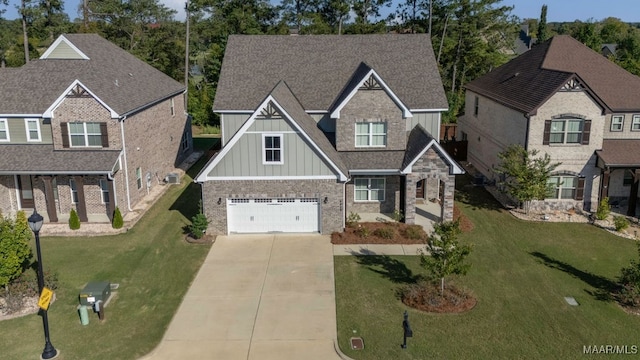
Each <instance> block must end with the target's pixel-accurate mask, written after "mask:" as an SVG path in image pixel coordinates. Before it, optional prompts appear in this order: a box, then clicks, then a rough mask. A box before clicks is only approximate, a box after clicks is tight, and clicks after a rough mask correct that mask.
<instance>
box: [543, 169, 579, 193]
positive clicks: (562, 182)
mask: <svg viewBox="0 0 640 360" xmlns="http://www.w3.org/2000/svg"><path fill="white" fill-rule="evenodd" d="M548 184H549V192H548V193H547V198H548V199H575V197H576V188H577V187H578V177H577V176H573V175H561V176H552V177H550V178H549V181H548Z"/></svg>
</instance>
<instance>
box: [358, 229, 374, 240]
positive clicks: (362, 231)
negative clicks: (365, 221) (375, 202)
mask: <svg viewBox="0 0 640 360" xmlns="http://www.w3.org/2000/svg"><path fill="white" fill-rule="evenodd" d="M356 234H358V235H359V236H360V237H361V238H363V239H366V238H368V237H369V235H371V230H369V228H366V227H364V226H362V227H359V228H357V229H356Z"/></svg>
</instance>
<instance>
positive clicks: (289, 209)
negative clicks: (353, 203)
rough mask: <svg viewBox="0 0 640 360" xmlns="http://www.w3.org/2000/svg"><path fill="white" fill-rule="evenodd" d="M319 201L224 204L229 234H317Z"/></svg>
mask: <svg viewBox="0 0 640 360" xmlns="http://www.w3.org/2000/svg"><path fill="white" fill-rule="evenodd" d="M319 220H320V216H319V203H318V199H315V198H314V199H309V198H303V199H294V198H281V199H231V200H228V201H227V224H228V228H229V232H235V233H267V232H319V231H320V226H319Z"/></svg>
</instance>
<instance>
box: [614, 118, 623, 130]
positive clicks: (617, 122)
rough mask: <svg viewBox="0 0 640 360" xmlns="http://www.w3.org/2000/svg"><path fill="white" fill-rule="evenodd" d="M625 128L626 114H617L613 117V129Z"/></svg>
mask: <svg viewBox="0 0 640 360" xmlns="http://www.w3.org/2000/svg"><path fill="white" fill-rule="evenodd" d="M622 129H624V116H622V115H616V116H612V117H611V131H622Z"/></svg>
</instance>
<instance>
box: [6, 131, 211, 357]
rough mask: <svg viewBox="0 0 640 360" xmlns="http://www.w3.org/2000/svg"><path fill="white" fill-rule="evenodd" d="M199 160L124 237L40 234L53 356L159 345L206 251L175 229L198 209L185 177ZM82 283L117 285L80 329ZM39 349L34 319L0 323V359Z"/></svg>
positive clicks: (122, 352)
mask: <svg viewBox="0 0 640 360" xmlns="http://www.w3.org/2000/svg"><path fill="white" fill-rule="evenodd" d="M216 141H217V139H195V144H196V146H197V147H199V148H201V149H208V148H209V147H210V146H211V145H213V144H214V143H215V142H216ZM204 161H205V159H201V160H200V162H198V163H197V164H196V165H195V166H194V167H192V169H190V170H189V174H188V175H185V177H184V178H183V180H182V182H181V184H180V185H172V186H171V187H170V188H169V189H168V191H167V193H166V194H165V195H164V196H163V197H162V198H161V199H160V200H159V201H158V202H157V203H156V204H155V205H154V206H153V207H152V208H151V209H150V210H149V211H148V212H147V213H146V214H145V215H144V217H143V218H142V219H141V220H140V221H139V222H138V223H137V225H136V226H135V227H134V228H133V229H131V230H129V231H128V232H127V233H125V234H121V235H116V236H101V237H92V238H85V237H44V238H42V239H41V245H42V257H43V263H44V266H45V269H47V268H48V269H51V270H52V271H53V272H57V274H58V279H59V289H58V290H57V291H56V296H57V301H56V302H55V303H53V304H52V305H51V307H50V309H49V328H50V331H51V342H52V343H53V345H54V346H55V347H56V348H57V349H58V350H60V352H61V354H60V356H59V358H60V359H64V360H71V359H136V358H139V357H140V356H142V355H144V354H146V353H148V352H150V351H151V350H153V349H154V347H155V346H156V345H157V344H158V343H159V341H160V340H161V338H162V336H163V334H164V332H165V330H166V328H167V326H168V325H169V322H170V321H171V318H172V317H173V314H174V313H175V311H176V309H177V308H178V306H179V305H180V302H181V301H182V297H183V295H184V294H185V292H186V291H187V289H188V287H189V285H190V284H191V281H192V280H193V278H194V276H195V274H196V272H197V271H198V269H199V268H200V265H201V264H202V262H203V261H204V258H205V257H206V255H207V253H208V251H209V248H210V246H207V245H191V244H187V243H186V242H185V241H184V234H183V230H182V227H183V226H185V225H186V224H188V223H189V221H190V219H191V216H193V215H194V214H195V212H196V211H197V209H198V200H199V199H200V189H199V185H197V184H194V183H193V182H192V180H191V178H192V177H193V176H194V174H195V172H196V171H197V170H198V169H199V168H201V167H202V166H203V165H204ZM44 226H46V224H45V225H44ZM89 281H110V282H112V283H118V284H120V287H119V288H118V290H117V293H116V295H115V297H114V298H113V299H112V300H111V302H110V303H109V305H108V306H107V307H106V308H105V321H104V322H102V323H101V322H99V321H98V317H97V315H96V314H94V313H93V312H90V314H89V318H90V323H89V325H87V326H82V325H81V324H80V319H79V316H78V313H77V310H76V307H77V305H78V294H79V292H80V291H81V290H82V288H83V286H84V285H85V284H86V283H87V282H89ZM43 347H44V335H43V329H42V319H41V318H40V317H39V316H37V315H28V316H25V317H21V318H16V319H12V320H6V321H2V322H0V353H1V354H2V355H0V357H1V358H2V359H20V360H22V359H37V358H38V357H39V356H40V354H41V353H42V349H43Z"/></svg>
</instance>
